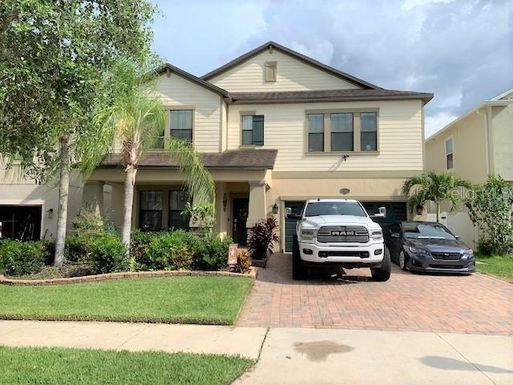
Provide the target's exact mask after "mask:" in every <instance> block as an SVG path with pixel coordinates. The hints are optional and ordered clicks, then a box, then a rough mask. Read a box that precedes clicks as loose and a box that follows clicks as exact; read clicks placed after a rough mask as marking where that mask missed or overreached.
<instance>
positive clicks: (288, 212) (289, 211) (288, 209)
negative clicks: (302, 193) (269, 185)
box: [285, 207, 292, 216]
mask: <svg viewBox="0 0 513 385" xmlns="http://www.w3.org/2000/svg"><path fill="white" fill-rule="evenodd" d="M285 213H286V214H287V216H289V215H290V214H292V209H291V208H290V207H287V208H286V209H285Z"/></svg>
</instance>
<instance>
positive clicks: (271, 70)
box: [264, 61, 278, 82]
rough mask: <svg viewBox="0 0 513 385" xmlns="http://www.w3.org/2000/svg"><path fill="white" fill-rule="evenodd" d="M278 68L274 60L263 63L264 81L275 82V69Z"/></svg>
mask: <svg viewBox="0 0 513 385" xmlns="http://www.w3.org/2000/svg"><path fill="white" fill-rule="evenodd" d="M277 68H278V63H276V62H275V61H268V62H265V64H264V80H265V81H266V82H275V81H276V70H277Z"/></svg>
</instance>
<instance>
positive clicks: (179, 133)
mask: <svg viewBox="0 0 513 385" xmlns="http://www.w3.org/2000/svg"><path fill="white" fill-rule="evenodd" d="M192 117H193V111H192V110H171V119H170V120H171V125H170V126H171V130H170V135H171V136H172V137H175V138H178V139H182V140H185V141H187V142H189V143H191V142H192V125H193V123H192Z"/></svg>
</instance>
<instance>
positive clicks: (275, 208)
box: [273, 203, 280, 215]
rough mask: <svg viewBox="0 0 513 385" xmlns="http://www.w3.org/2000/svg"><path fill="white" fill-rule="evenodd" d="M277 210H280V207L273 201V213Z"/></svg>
mask: <svg viewBox="0 0 513 385" xmlns="http://www.w3.org/2000/svg"><path fill="white" fill-rule="evenodd" d="M279 210H280V207H279V206H278V204H277V203H275V204H274V205H273V214H275V215H276V214H278V212H279Z"/></svg>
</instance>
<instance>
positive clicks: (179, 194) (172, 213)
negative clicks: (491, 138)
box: [168, 190, 190, 230]
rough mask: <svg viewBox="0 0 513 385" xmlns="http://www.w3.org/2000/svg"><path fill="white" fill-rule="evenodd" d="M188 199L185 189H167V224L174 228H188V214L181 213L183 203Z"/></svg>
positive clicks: (183, 206)
mask: <svg viewBox="0 0 513 385" xmlns="http://www.w3.org/2000/svg"><path fill="white" fill-rule="evenodd" d="M187 200H188V194H187V191H183V190H171V191H169V225H168V227H169V228H171V229H174V230H178V229H182V230H188V229H189V220H190V218H189V216H188V215H185V214H182V212H183V210H184V208H185V204H186V203H187Z"/></svg>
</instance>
